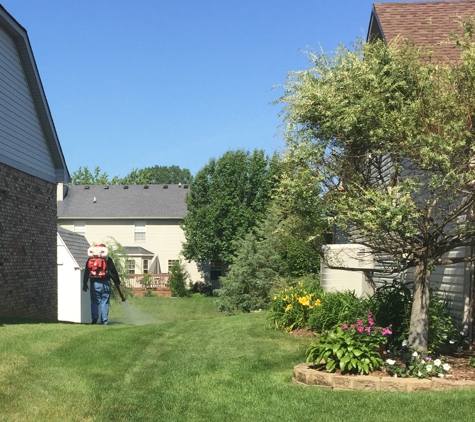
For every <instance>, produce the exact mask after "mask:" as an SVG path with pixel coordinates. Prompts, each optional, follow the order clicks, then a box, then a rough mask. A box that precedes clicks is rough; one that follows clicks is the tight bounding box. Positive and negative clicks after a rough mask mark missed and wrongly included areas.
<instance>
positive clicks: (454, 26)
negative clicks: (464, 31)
mask: <svg viewBox="0 0 475 422" xmlns="http://www.w3.org/2000/svg"><path fill="white" fill-rule="evenodd" d="M470 16H475V0H465V1H463V0H462V1H435V2H417V3H416V2H406V3H403V2H397V3H374V5H373V11H372V14H371V21H370V26H369V30H368V37H367V40H368V41H371V40H374V39H383V40H384V41H385V42H390V41H392V40H393V39H394V38H396V37H397V36H398V35H400V36H402V37H403V38H411V39H412V40H413V41H414V42H415V44H416V45H419V46H421V47H427V46H434V57H435V58H436V59H438V60H442V61H447V62H452V61H457V60H458V59H459V52H458V50H457V49H456V48H455V47H453V46H452V45H448V44H440V43H441V42H443V41H446V40H447V39H448V38H449V33H450V32H452V31H456V32H458V33H460V32H461V28H460V26H459V24H458V23H457V22H458V21H460V20H461V19H467V18H469V17H470Z"/></svg>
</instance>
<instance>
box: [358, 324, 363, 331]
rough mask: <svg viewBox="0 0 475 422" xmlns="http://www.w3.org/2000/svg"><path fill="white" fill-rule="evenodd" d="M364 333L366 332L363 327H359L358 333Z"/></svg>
mask: <svg viewBox="0 0 475 422" xmlns="http://www.w3.org/2000/svg"><path fill="white" fill-rule="evenodd" d="M363 331H364V327H363V326H362V325H360V326H359V327H358V332H360V333H362V332H363Z"/></svg>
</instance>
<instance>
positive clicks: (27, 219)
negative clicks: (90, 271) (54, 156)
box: [0, 163, 58, 320]
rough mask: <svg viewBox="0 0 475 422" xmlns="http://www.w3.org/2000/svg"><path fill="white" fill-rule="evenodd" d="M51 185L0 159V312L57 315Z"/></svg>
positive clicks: (53, 192)
mask: <svg viewBox="0 0 475 422" xmlns="http://www.w3.org/2000/svg"><path fill="white" fill-rule="evenodd" d="M56 261H57V252H56V185H54V184H52V183H49V182H46V181H44V180H41V179H38V178H36V177H33V176H30V175H28V174H26V173H23V172H21V171H19V170H16V169H14V168H12V167H9V166H6V165H4V164H2V163H0V315H1V316H8V317H26V318H35V319H36V318H38V319H46V320H57V313H58V312H57V309H58V305H57V294H58V293H57V266H56V265H57V264H56Z"/></svg>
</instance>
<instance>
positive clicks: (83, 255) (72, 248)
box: [58, 226, 91, 270]
mask: <svg viewBox="0 0 475 422" xmlns="http://www.w3.org/2000/svg"><path fill="white" fill-rule="evenodd" d="M58 234H59V235H60V236H61V239H63V242H64V244H65V245H66V247H67V248H68V249H69V252H71V255H72V256H73V258H74V259H75V260H76V262H77V263H78V265H79V267H80V268H81V270H83V269H84V268H86V263H87V259H88V256H87V250H88V248H89V246H91V245H89V243H88V241H87V240H86V238H85V237H84V236H81V235H80V234H77V233H74V232H72V231H71V230H66V229H64V228H63V227H60V226H58Z"/></svg>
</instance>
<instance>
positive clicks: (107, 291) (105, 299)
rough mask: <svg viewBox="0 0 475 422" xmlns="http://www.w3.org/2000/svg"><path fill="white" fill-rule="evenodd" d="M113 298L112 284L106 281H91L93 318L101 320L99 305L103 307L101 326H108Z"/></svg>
mask: <svg viewBox="0 0 475 422" xmlns="http://www.w3.org/2000/svg"><path fill="white" fill-rule="evenodd" d="M110 296H111V283H110V281H109V280H106V281H94V279H91V316H92V319H96V320H97V319H98V318H99V305H100V306H101V324H102V325H107V322H108V318H109V303H110Z"/></svg>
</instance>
